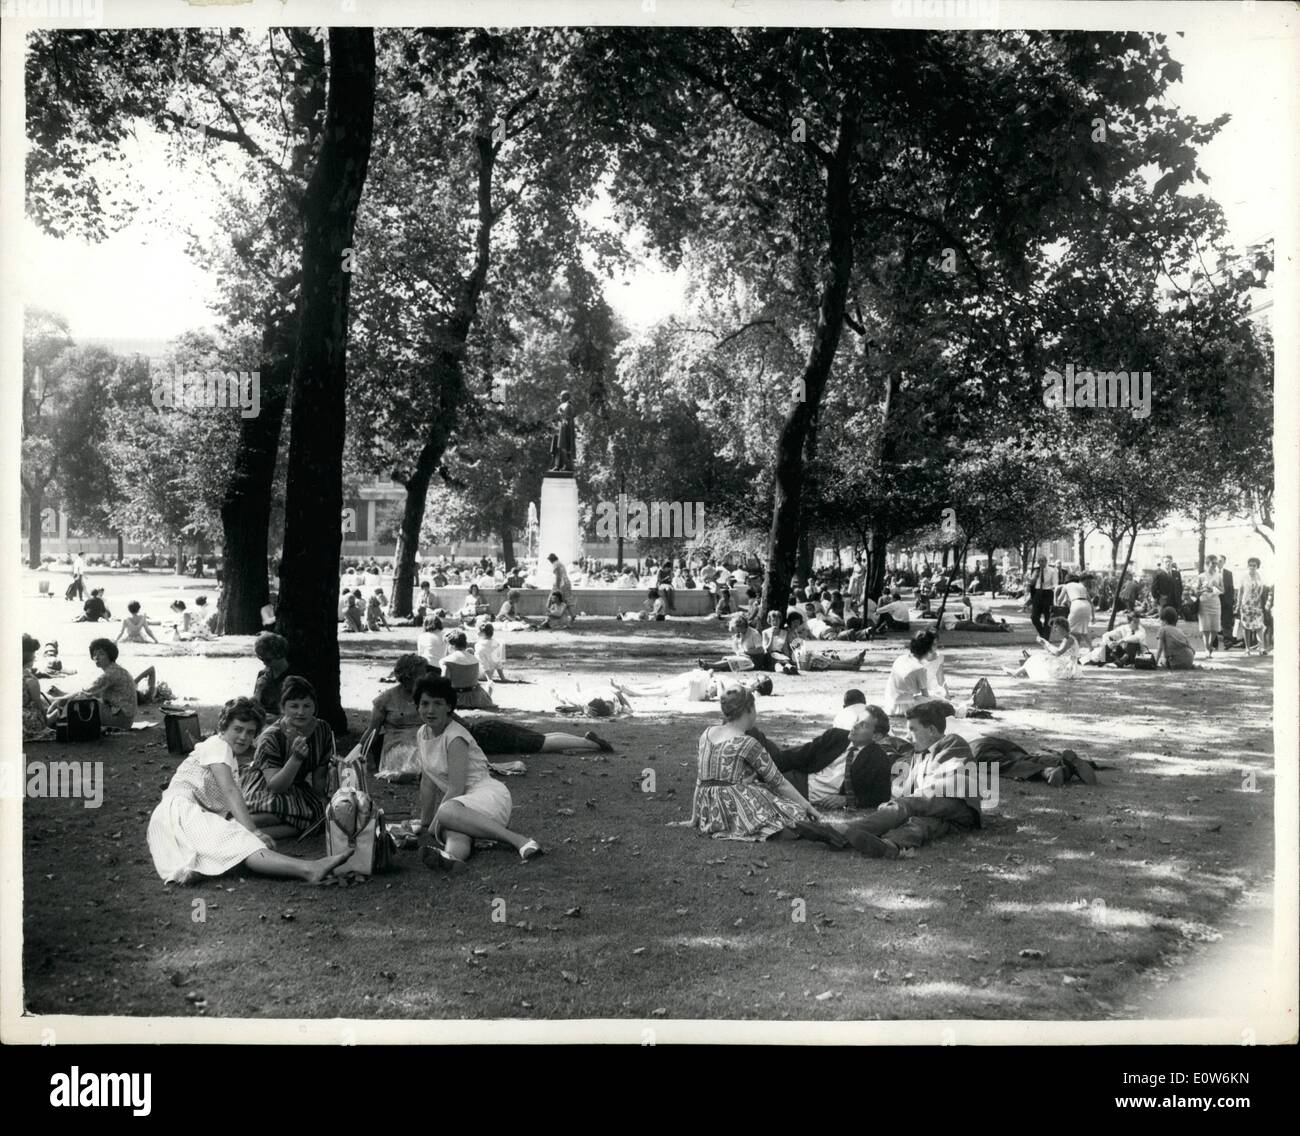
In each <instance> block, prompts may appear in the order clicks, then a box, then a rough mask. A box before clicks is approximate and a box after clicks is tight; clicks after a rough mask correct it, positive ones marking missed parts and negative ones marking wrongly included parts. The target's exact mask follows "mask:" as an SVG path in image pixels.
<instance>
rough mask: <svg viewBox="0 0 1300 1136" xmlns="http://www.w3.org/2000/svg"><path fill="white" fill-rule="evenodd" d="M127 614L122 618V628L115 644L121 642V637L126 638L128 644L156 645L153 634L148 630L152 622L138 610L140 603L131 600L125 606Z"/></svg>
mask: <svg viewBox="0 0 1300 1136" xmlns="http://www.w3.org/2000/svg"><path fill="white" fill-rule="evenodd" d="M126 610H127V614H126V615H125V616H123V618H122V628H121V630H120V631H118V633H117V638H116V639H115V640H114V642H115V643H120V642H121V641H122V636H123V635H125V636H126V641H127V642H128V643H157V642H158V640H157V638H156V637H155V636H154V633H153V632H152V631H150V630H149V628H150V627H151V626H152V625H153V621H152V620H151V619H150V618H149V617H148V616H147V615H145V614H144V613H143V612H142V611H141V610H140V601H139V600H132V601H131V602H130V603H129V604H127V605H126Z"/></svg>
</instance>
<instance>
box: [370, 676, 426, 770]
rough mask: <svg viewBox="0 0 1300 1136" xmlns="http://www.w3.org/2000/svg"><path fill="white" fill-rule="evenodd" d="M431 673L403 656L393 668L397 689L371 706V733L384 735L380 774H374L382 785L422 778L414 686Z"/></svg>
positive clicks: (377, 699)
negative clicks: (416, 743) (417, 746)
mask: <svg viewBox="0 0 1300 1136" xmlns="http://www.w3.org/2000/svg"><path fill="white" fill-rule="evenodd" d="M428 672H429V664H428V663H426V662H425V661H424V659H423V658H422V657H421V656H419V655H402V656H400V657H399V658H398V660H397V662H395V663H394V664H393V674H394V675H396V676H397V685H396V686H393V687H389V689H388V690H386V691H384V693H383V694H381V695H380V696H379V697H378V698H376V699H375V700H374V702H373V703H371V710H370V729H372V730H375V731H377V732H380V733H382V734H383V735H384V748H383V751H382V752H381V753H380V755H379V772H378V773H376V774H375V776H376V777H378V778H379V779H380V780H381V781H414V780H416V779H417V778H418V777H419V776H420V757H419V754H418V753H417V752H416V745H415V735H416V731H418V730H419V728H420V712H419V710H417V709H416V706H415V684H416V683H417V682H419V681H420V679H422V678H424V676H425V675H426V674H428Z"/></svg>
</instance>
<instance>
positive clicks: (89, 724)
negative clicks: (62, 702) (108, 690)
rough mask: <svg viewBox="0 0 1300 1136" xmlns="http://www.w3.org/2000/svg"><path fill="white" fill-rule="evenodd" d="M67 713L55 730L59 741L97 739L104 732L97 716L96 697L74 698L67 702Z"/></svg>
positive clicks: (91, 740)
mask: <svg viewBox="0 0 1300 1136" xmlns="http://www.w3.org/2000/svg"><path fill="white" fill-rule="evenodd" d="M66 710H67V713H66V716H65V717H64V719H63V721H61V722H60V723H59V725H58V728H57V730H56V735H57V736H58V740H59V741H61V742H62V741H68V742H93V741H98V740H99V736H100V735H101V734H102V733H103V732H104V726H103V722H102V720H101V719H100V716H99V699H98V698H74V699H72V700H71V701H70V702H69V703H68V704H67V708H66Z"/></svg>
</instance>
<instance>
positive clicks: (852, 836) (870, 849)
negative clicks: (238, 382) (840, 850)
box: [848, 829, 898, 860]
mask: <svg viewBox="0 0 1300 1136" xmlns="http://www.w3.org/2000/svg"><path fill="white" fill-rule="evenodd" d="M848 838H849V843H850V844H852V845H853V847H854V848H855V849H856V850H857V851H859V852H861V853H862V855H864V856H870V857H871V858H872V859H873V860H897V859H898V845H897V844H892V843H890V842H889V841H888V840H882V839H881V838H880V837H879V836H876V835H875V834H874V833H870V832H854V831H852V830H851V829H850V830H849V833H848Z"/></svg>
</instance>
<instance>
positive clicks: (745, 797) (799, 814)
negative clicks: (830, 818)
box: [688, 690, 842, 843]
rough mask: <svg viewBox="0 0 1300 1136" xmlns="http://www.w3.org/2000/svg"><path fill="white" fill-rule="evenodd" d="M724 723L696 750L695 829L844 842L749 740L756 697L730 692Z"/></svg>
mask: <svg viewBox="0 0 1300 1136" xmlns="http://www.w3.org/2000/svg"><path fill="white" fill-rule="evenodd" d="M719 706H720V708H721V710H722V720H723V724H722V725H720V726H710V727H709V728H708V729H706V730H705V731H704V732H703V733H702V734H701V735H700V740H699V745H698V747H697V750H696V758H695V760H696V780H695V796H694V800H693V801H692V804H691V819H690V821H689V822H688V823H689V824H690V825H691V827H693V828H697V829H698V830H699V831H700V832H703V833H704V834H706V835H707V836H711V837H712V838H713V839H714V840H749V841H758V840H771V839H797V838H798V837H799V836H806V837H810V838H812V839H818V840H825V841H826V842H828V843H842V842H841V841H840V838H839V837H838V835H837V834H835V832H834V830H833V829H830V828H828V827H827V826H826V825H823V824H821V823H820V822H821V819H822V818H821V814H820V813H819V812H818V811H817V810H816V809H815V808H814V807H813V806H812V805H810V804H809V803H808V800H807V798H806V797H804V795H803V794H802V793H800V792H799V790H798V789H796V788H795V787H794V786H793V785H792V784H790V782H789V781H787V780H786V778H785V777H784V776H782V774H781V771H780V770H779V769H777V767H776V764H775V762H773V760H772V758H771V756H770V755H769V754H768V752H767V750H765V749H764V748H763V746H762V745H761V744H760V743H759V742H758V741H756V740H755V739H754V738H752V737H749V736H748V733H749V731H750V730H752V729H754V728H755V726H756V725H757V722H758V711H757V710H756V709H755V707H754V695H753V693H752V692H750V691H748V690H728V691H727V692H726V693H725V694H723V696H722V698H721V699H720V700H719Z"/></svg>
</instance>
